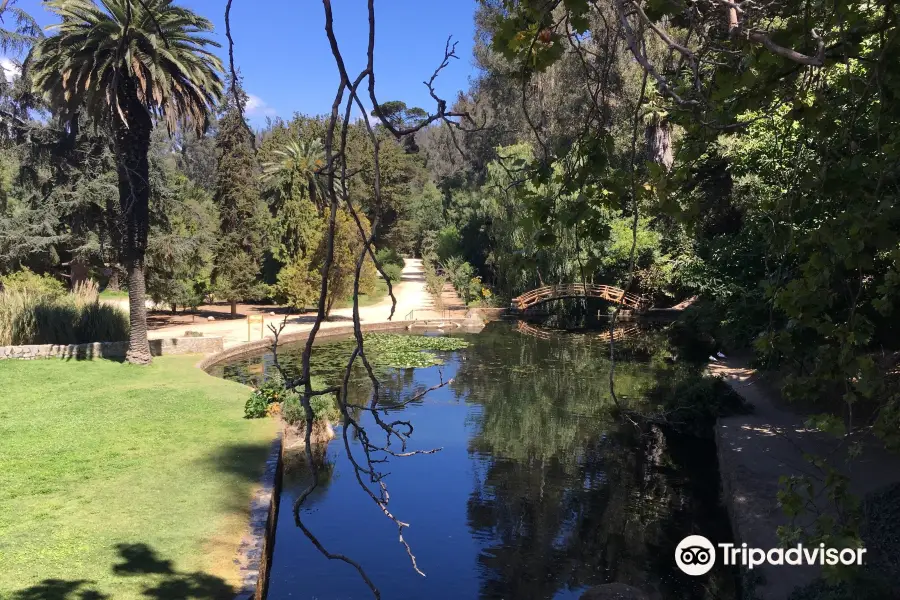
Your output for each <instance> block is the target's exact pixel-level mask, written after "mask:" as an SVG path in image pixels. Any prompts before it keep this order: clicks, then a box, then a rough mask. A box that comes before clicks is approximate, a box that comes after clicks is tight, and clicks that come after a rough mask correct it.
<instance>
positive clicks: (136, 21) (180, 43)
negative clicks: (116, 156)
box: [31, 0, 223, 131]
mask: <svg viewBox="0 0 900 600" xmlns="http://www.w3.org/2000/svg"><path fill="white" fill-rule="evenodd" d="M45 6H46V7H47V8H48V9H49V10H50V11H52V12H53V13H54V14H56V15H57V17H59V19H60V23H59V24H58V25H56V26H54V27H53V31H54V32H55V33H54V35H52V36H51V37H47V38H44V39H43V40H41V41H40V42H39V43H37V44H36V45H35V47H34V49H33V50H32V60H31V65H32V67H31V69H32V78H33V81H34V85H35V88H36V90H37V91H39V92H40V93H42V94H43V95H44V96H45V98H46V99H47V100H48V102H49V103H50V104H51V106H54V107H56V108H57V109H58V110H59V111H60V113H61V114H62V116H63V117H64V118H66V117H68V118H71V116H73V115H75V114H77V111H78V110H79V109H84V110H86V111H87V112H88V114H89V115H90V116H91V118H93V119H95V120H97V121H101V122H102V121H108V120H109V119H123V120H125V119H127V116H126V115H125V114H124V113H123V111H122V108H121V106H122V104H123V99H124V97H125V95H126V94H127V90H129V89H134V90H136V92H135V93H136V94H137V97H138V99H139V101H140V104H141V105H142V106H143V107H144V108H145V109H146V110H147V112H148V113H149V114H150V115H151V116H153V117H154V118H156V119H158V120H161V121H164V122H165V123H166V124H167V126H168V127H169V129H170V130H174V129H175V127H176V126H177V125H178V124H183V125H187V126H191V127H192V128H193V129H195V130H197V131H202V130H204V129H205V128H206V126H207V124H208V117H209V115H210V114H211V112H212V111H213V110H214V109H215V106H216V104H217V103H218V102H219V101H220V100H221V98H222V91H223V84H222V77H221V72H222V64H221V61H220V60H219V59H218V57H216V56H215V54H213V53H212V51H211V50H210V49H209V48H210V47H216V46H218V45H219V44H218V43H217V42H215V41H213V40H212V39H210V38H209V37H206V36H205V35H203V34H205V33H208V32H210V31H212V28H213V27H212V23H211V22H210V21H209V20H207V19H205V18H203V17H200V16H199V15H197V14H195V13H193V12H192V11H190V10H188V9H186V8H183V7H180V6H177V5H175V4H174V3H173V2H172V1H171V0H48V1H47V2H45Z"/></svg>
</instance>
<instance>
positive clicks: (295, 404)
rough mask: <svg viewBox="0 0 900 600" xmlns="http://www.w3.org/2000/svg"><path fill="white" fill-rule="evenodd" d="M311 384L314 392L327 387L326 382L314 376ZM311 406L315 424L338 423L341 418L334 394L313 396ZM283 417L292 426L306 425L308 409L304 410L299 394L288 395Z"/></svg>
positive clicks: (283, 408)
mask: <svg viewBox="0 0 900 600" xmlns="http://www.w3.org/2000/svg"><path fill="white" fill-rule="evenodd" d="M310 383H311V384H312V388H313V390H321V389H323V388H324V387H326V386H325V381H324V380H323V379H322V378H321V377H315V376H314V377H313V378H312V381H311V382H310ZM301 391H302V390H301ZM309 406H310V408H312V411H313V423H321V422H325V423H336V422H337V421H338V420H339V419H340V418H341V412H340V410H339V409H338V407H337V398H335V396H334V394H322V395H319V396H312V397H311V398H310V399H309ZM281 416H282V418H283V419H284V421H285V422H286V423H288V424H290V425H298V426H300V427H303V426H304V425H305V423H306V409H304V408H303V404H302V403H301V402H300V396H299V394H298V393H296V392H295V393H291V394H288V397H287V398H286V399H285V401H284V404H282V408H281Z"/></svg>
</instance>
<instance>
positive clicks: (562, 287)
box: [513, 283, 649, 310]
mask: <svg viewBox="0 0 900 600" xmlns="http://www.w3.org/2000/svg"><path fill="white" fill-rule="evenodd" d="M571 296H589V297H597V298H602V299H604V300H609V301H611V302H615V303H617V304H623V305H625V306H628V307H630V308H634V309H637V310H642V309H643V308H644V307H646V306H647V305H648V304H649V301H648V300H647V299H646V298H645V297H644V296H640V295H638V294H633V293H630V292H626V291H625V290H623V289H621V288H617V287H613V286H610V285H605V284H597V283H588V284H583V283H561V284H558V285H544V286H541V287H539V288H536V289H533V290H531V291H528V292H525V293H524V294H522V295H520V296H517V297H515V298H513V303H514V304H515V305H516V306H517V307H518V308H519V309H525V308H528V306H532V305H534V304H539V303H541V302H544V301H547V300H552V299H555V298H566V297H571Z"/></svg>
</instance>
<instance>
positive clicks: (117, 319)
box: [0, 288, 129, 346]
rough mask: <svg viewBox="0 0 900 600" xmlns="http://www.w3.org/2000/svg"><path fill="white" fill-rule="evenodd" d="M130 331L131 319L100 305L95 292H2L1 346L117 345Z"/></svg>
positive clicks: (117, 310)
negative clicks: (104, 343) (60, 293)
mask: <svg viewBox="0 0 900 600" xmlns="http://www.w3.org/2000/svg"><path fill="white" fill-rule="evenodd" d="M128 331H129V324H128V315H126V314H125V313H124V312H122V311H121V310H119V309H118V308H116V307H114V306H109V305H106V304H101V303H100V301H99V299H98V296H97V293H96V288H91V289H89V290H88V291H84V290H83V289H82V290H76V292H73V293H69V294H63V295H58V294H57V293H56V292H55V291H51V293H49V294H45V295H41V294H39V293H36V292H34V291H20V290H18V289H4V290H3V291H0V346H18V345H24V344H83V343H88V342H118V341H122V340H126V339H128Z"/></svg>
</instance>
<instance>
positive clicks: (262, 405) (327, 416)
mask: <svg viewBox="0 0 900 600" xmlns="http://www.w3.org/2000/svg"><path fill="white" fill-rule="evenodd" d="M312 385H313V389H322V388H323V387H325V382H324V381H322V380H321V379H320V378H318V377H313V381H312ZM276 405H280V406H281V409H280V412H281V416H282V418H283V419H284V420H285V422H287V423H288V424H290V425H298V424H302V423H304V422H305V421H306V411H305V410H304V408H303V405H302V404H301V403H300V396H299V395H298V394H297V393H294V392H289V391H288V390H286V389H285V387H284V379H282V377H281V375H280V374H278V373H276V374H275V375H272V376H271V377H270V378H269V379H268V380H266V381H265V382H264V383H263V384H262V385H260V386H259V387H258V388H256V389H255V390H253V393H252V394H250V397H249V398H248V399H247V403H246V404H244V418H246V419H261V418H263V417H265V416H268V415H273V414H277V413H278V412H279V410H278V409H276V408H275V406H276ZM310 406H311V407H312V409H313V415H314V420H315V421H335V420H337V419H338V418H339V417H340V416H341V415H340V412H339V411H338V408H337V406H336V404H335V398H334V395H333V394H328V395H325V396H313V398H312V399H311V400H310Z"/></svg>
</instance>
